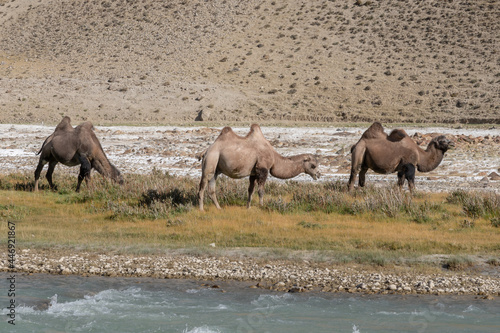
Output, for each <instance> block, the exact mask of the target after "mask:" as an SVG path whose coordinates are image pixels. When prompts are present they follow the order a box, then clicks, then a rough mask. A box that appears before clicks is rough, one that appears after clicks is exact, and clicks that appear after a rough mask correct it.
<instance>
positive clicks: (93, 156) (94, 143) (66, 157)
mask: <svg viewBox="0 0 500 333" xmlns="http://www.w3.org/2000/svg"><path fill="white" fill-rule="evenodd" d="M93 128H94V127H93V125H92V123H90V122H88V121H87V122H84V123H82V124H81V125H79V126H77V127H75V128H73V127H72V126H71V119H70V118H69V117H64V118H63V120H62V121H61V122H60V123H59V125H57V127H56V129H55V131H54V133H52V134H51V135H50V136H49V137H47V139H45V141H44V143H43V145H42V148H41V149H40V151H39V152H38V153H37V155H38V154H40V160H39V162H38V166H37V168H36V171H35V191H38V180H39V178H40V173H41V172H42V169H43V167H44V165H45V164H47V163H49V169H48V170H47V174H46V178H47V180H48V182H49V185H50V187H51V188H52V189H54V188H55V187H54V184H53V183H52V173H53V172H54V168H55V167H56V165H57V163H62V164H64V165H66V166H70V167H72V166H76V165H80V174H79V175H78V184H77V186H76V191H77V192H78V191H79V190H80V185H81V183H82V181H83V180H84V179H85V182H86V183H87V184H88V182H89V181H90V171H91V169H92V168H94V169H95V170H97V172H99V173H100V174H101V175H103V176H104V177H107V178H111V179H112V180H114V181H116V182H118V183H120V184H123V177H122V175H121V174H120V171H118V169H117V168H116V167H115V166H114V165H112V164H111V163H110V162H109V160H108V158H107V157H106V154H105V153H104V151H103V150H102V147H101V144H100V143H99V140H98V139H97V137H96V135H95V133H94V131H93Z"/></svg>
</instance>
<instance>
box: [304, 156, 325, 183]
mask: <svg viewBox="0 0 500 333" xmlns="http://www.w3.org/2000/svg"><path fill="white" fill-rule="evenodd" d="M303 166H304V172H305V173H307V174H308V175H309V176H311V177H312V178H313V179H314V180H317V179H318V178H319V177H320V176H321V174H320V173H319V161H318V158H317V157H316V156H315V155H310V154H307V155H304V159H303Z"/></svg>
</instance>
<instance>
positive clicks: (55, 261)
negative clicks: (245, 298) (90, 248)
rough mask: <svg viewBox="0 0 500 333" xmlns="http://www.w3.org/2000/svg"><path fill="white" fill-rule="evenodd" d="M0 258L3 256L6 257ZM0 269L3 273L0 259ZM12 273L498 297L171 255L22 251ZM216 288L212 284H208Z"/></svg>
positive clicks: (303, 265)
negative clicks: (188, 280) (185, 280)
mask: <svg viewBox="0 0 500 333" xmlns="http://www.w3.org/2000/svg"><path fill="white" fill-rule="evenodd" d="M2 258H7V255H6V253H4V255H2ZM0 271H8V262H7V260H6V259H4V260H2V261H0ZM15 272H17V273H27V274H33V273H49V274H62V275H83V276H90V275H95V276H109V277H116V276H124V277H153V278H159V279H195V280H209V281H229V280H234V281H246V282H250V287H253V288H265V289H272V290H277V291H288V292H307V291H322V292H357V293H368V294H433V295H480V296H481V297H483V298H492V297H494V296H500V277H498V276H497V275H495V274H494V275H493V276H491V275H490V276H486V275H481V274H475V273H472V274H471V273H464V272H451V271H443V272H442V273H432V274H425V273H414V272H412V270H411V269H410V268H408V269H403V268H401V269H396V268H390V267H381V268H372V267H364V268H363V267H357V266H353V265H348V266H341V265H331V264H327V263H318V262H310V261H307V260H295V261H288V260H265V261H263V260H260V259H251V258H244V257H238V258H230V257H225V256H220V257H213V256H211V257H208V256H207V257H205V256H194V255H185V254H176V255H161V256H160V255H143V256H141V255H105V254H94V253H87V252H82V253H69V252H68V253H63V252H61V251H46V250H30V249H24V250H22V251H19V253H18V254H17V255H16V268H15ZM214 286H215V287H217V285H214Z"/></svg>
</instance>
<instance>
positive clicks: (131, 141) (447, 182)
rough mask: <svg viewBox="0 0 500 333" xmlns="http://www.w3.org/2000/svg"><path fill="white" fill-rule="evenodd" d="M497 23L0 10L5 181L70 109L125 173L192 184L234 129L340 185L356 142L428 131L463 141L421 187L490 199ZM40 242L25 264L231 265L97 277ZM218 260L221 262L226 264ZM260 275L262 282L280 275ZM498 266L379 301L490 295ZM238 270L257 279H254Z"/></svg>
mask: <svg viewBox="0 0 500 333" xmlns="http://www.w3.org/2000/svg"><path fill="white" fill-rule="evenodd" d="M499 17H500V2H498V1H496V0H474V1H469V0H446V1H443V0H431V1H417V0H404V1H400V0H387V1H371V0H349V1H344V0H313V1H299V0H291V1H283V0H276V1H274V0H245V1H243V0H220V1H215V0H214V1H206V0H171V1H163V0H142V1H133V0H104V1H102V0H99V1H96V0H90V1H87V0H85V1H84V0H38V1H31V0H0V168H1V171H0V175H8V174H15V173H16V174H17V173H21V174H24V175H25V176H26V177H24V178H25V179H26V180H31V179H32V178H31V177H32V176H33V173H34V170H35V168H36V165H37V163H38V156H36V153H37V152H38V150H39V149H40V147H41V145H42V143H43V141H44V139H45V138H46V137H47V136H48V135H50V134H51V133H52V131H53V130H54V127H55V126H56V124H57V123H59V121H60V120H61V119H62V118H63V117H64V116H69V117H71V119H72V124H73V125H74V126H76V125H78V124H79V123H81V122H83V121H91V122H92V123H93V124H94V125H95V132H96V135H97V136H98V138H99V139H100V141H101V144H102V146H103V148H104V151H105V152H106V154H107V155H108V157H109V159H110V161H111V162H112V163H113V164H115V165H116V166H117V167H118V168H119V169H120V170H121V171H122V173H124V174H150V173H151V172H152V171H153V170H161V171H162V172H168V173H170V174H174V175H188V176H192V177H194V178H197V177H199V176H200V174H201V170H200V162H199V161H198V160H197V158H196V155H197V154H198V153H200V152H202V151H203V150H204V149H205V148H206V147H207V146H208V145H209V144H211V143H212V142H213V141H214V140H215V139H216V137H217V136H218V134H219V132H220V130H221V128H222V127H223V126H227V125H231V126H233V128H234V129H235V131H236V132H237V133H238V134H240V135H244V134H245V133H247V131H248V128H249V124H251V123H258V124H260V125H261V127H262V130H263V133H264V135H265V136H266V138H267V139H268V140H269V141H270V142H271V143H272V144H273V146H274V147H275V148H276V150H277V151H278V152H279V153H281V154H283V155H292V154H299V153H306V152H307V153H315V154H317V155H319V156H320V157H321V167H320V168H321V173H322V174H323V176H322V178H321V180H320V181H337V180H339V181H343V182H345V183H347V179H348V174H349V168H350V148H351V146H352V144H354V143H356V142H357V140H358V139H359V138H360V136H361V134H362V133H363V131H364V130H365V129H366V128H367V127H368V126H369V125H370V124H371V123H372V122H374V121H380V122H382V123H383V124H384V126H385V127H386V131H387V132H389V131H390V130H391V129H393V128H404V129H405V130H406V131H407V132H408V134H409V135H410V136H412V138H413V139H414V140H415V141H416V142H417V143H418V144H419V145H420V146H421V147H423V148H425V147H426V145H427V143H428V142H429V141H430V140H431V139H432V137H434V136H435V135H436V134H437V133H440V134H446V135H447V136H448V137H449V138H450V139H451V140H453V141H454V142H455V145H456V146H455V148H454V149H451V150H450V151H448V152H447V153H446V155H445V158H444V160H443V162H442V163H441V165H440V166H439V167H438V168H437V169H435V170H434V171H432V172H430V173H426V174H421V173H417V176H416V187H417V190H421V191H429V192H451V191H453V190H456V189H465V190H471V192H476V191H477V192H482V191H487V192H494V193H499V192H500V180H499V179H500V176H499V174H500V130H499V126H500V61H499V59H500V58H499V52H500V40H499V39H500V35H499V33H498V31H500V20H499V19H498V18H499ZM62 173H70V174H73V175H74V176H75V182H76V176H77V174H78V168H67V167H64V166H58V167H57V169H56V171H55V176H54V177H55V182H57V177H58V175H60V174H62ZM44 174H45V171H44V172H43V173H42V176H44ZM272 180H273V181H274V180H275V179H272ZM295 180H297V181H304V182H306V181H307V182H310V181H312V180H311V179H310V178H308V177H307V176H301V177H297V178H296V179H294V181H295ZM243 181H246V180H243ZM42 182H43V183H44V184H46V180H45V179H43V180H42ZM367 182H368V184H375V186H379V187H382V186H383V187H387V186H391V185H393V184H395V183H396V176H395V175H394V174H393V175H375V174H374V173H373V172H369V173H368V175H367ZM405 190H406V187H405ZM12 193H16V192H14V191H13V192H12ZM8 194H9V195H10V194H11V193H10V192H9V193H8ZM17 194H19V193H16V195H17ZM19 195H26V196H27V197H28V196H30V195H32V193H20V194H19ZM49 195H51V194H49ZM39 198H41V199H43V198H44V196H43V195H42V196H40V197H39ZM24 201H26V202H28V201H30V200H24ZM13 207H14V206H13ZM14 208H15V207H14ZM14 208H13V209H14ZM6 214H7V213H6ZM6 216H7V215H6ZM34 222H36V221H34ZM153 222H154V221H153ZM153 222H151V221H147V222H146V223H150V224H152V223H153ZM487 227H488V228H492V227H491V224H489V225H488V226H487ZM50 228H52V226H50ZM71 229H72V228H68V230H71ZM163 229H165V228H163ZM167 229H168V228H167ZM478 229H479V228H478ZM493 230H494V231H495V232H496V231H497V229H493ZM149 236H151V235H149ZM73 239H74V238H72V240H73ZM30 241H32V240H30ZM493 243H494V242H493ZM42 247H43V246H40V247H39V248H33V249H31V248H19V250H20V251H22V252H19V254H18V255H19V259H20V265H19V268H18V269H19V272H25V273H36V272H48V273H54V274H99V275H110V276H116V275H117V274H118V275H119V274H123V275H126V276H127V275H132V276H155V277H187V278H210V279H212V278H214V277H219V278H220V276H222V275H221V274H222V273H220V272H223V270H219V266H216V268H217V269H214V271H213V272H212V271H209V270H208V269H207V268H206V267H205V266H204V265H205V264H204V263H203V262H202V263H201V264H199V262H198V260H199V259H198V257H197V256H195V257H193V258H191V257H189V258H188V259H185V258H184V257H182V256H178V259H179V258H180V259H179V260H180V261H179V262H180V264H179V267H181V266H182V267H189V269H191V268H192V269H193V271H194V269H195V268H196V270H198V269H200V271H202V272H205V273H203V274H202V273H200V274H199V275H197V274H198V273H196V274H195V273H193V274H191V273H189V274H188V273H187V272H188V271H187V270H186V271H183V272H181V271H180V269H184V268H182V267H181V268H179V267H177V266H176V267H174V268H175V270H176V271H175V272H174V271H173V272H169V273H168V274H167V273H165V274H163V273H162V274H163V275H159V273H158V270H156V268H155V269H151V270H148V271H145V273H144V275H143V273H139V272H140V270H142V269H145V268H144V267H143V266H140V265H142V263H143V262H142V261H141V262H140V265H139V264H137V265H135V264H134V265H132V266H130V267H126V268H127V272H120V271H119V270H117V269H115V267H111V270H110V271H107V270H105V269H103V268H101V267H100V266H99V265H101V264H102V263H98V262H97V261H96V262H91V263H90V264H89V265H87V264H86V265H82V264H81V262H82V260H83V261H85V260H87V259H88V258H87V254H82V257H81V258H83V259H81V258H80V257H79V255H80V254H78V253H77V254H76V255H75V256H73V257H72V258H70V259H69V260H68V261H64V263H63V259H62V257H61V256H62V255H64V256H66V253H62V252H61V253H60V252H58V251H52V250H53V246H52V245H51V243H50V242H47V243H45V247H46V248H48V249H50V250H44V249H43V248H42ZM77 247H78V246H77ZM64 250H65V251H69V252H71V253H72V255H73V254H74V253H73V252H74V249H73V248H71V247H69V250H68V249H64ZM30 251H31V252H30ZM91 252H92V251H91ZM214 256H217V253H215V254H214ZM88 257H89V258H90V259H92V258H94V259H95V258H97V257H96V254H95V253H91V254H89V255H88ZM6 258H7V256H6V254H5V253H4V254H3V255H2V261H0V264H2V266H1V267H0V270H6V269H7V268H6V267H7V266H6ZM155 258H156V257H154V256H149V257H147V258H146V259H145V260H144V262H145V263H146V264H148V263H151V262H155V260H156V259H155ZM52 259H54V260H59V264H55V263H54V264H53V262H52ZM90 259H88V260H90ZM101 259H102V261H103V262H105V261H106V260H107V261H108V262H109V263H112V262H122V261H123V262H128V261H129V259H130V258H121V257H120V258H118V257H116V256H115V257H113V256H111V255H110V256H109V257H105V258H104V257H102V258H97V259H96V260H98V261H101ZM487 259H489V257H488V258H487ZM141 260H142V259H141ZM214 260H215V259H214ZM217 260H218V259H217ZM224 260H225V259H224ZM224 260H223V261H221V262H222V264H221V267H222V266H225V265H229V264H228V262H229V261H224ZM167 261H169V260H167ZM43 262H45V263H47V265H46V266H45V267H43V265H39V263H43ZM88 262H90V261H88ZM108 262H106V263H105V264H107V263H108ZM497 262H498V260H497V259H495V261H494V263H497ZM146 264H145V265H146ZM253 264H254V263H253V262H252V261H251V260H250V259H249V260H248V261H245V263H243V262H241V263H240V262H238V265H239V266H241V267H253V266H251V265H253ZM32 265H35V266H37V267H38V266H39V267H38V268H37V267H35V266H32ZM56 265H59V266H56ZM62 265H66V266H68V267H70V268H71V265H74V267H75V269H74V270H72V268H71V269H69V268H68V270H65V269H64V268H66V266H64V267H62ZM217 265H218V264H217ZM231 265H232V262H231ZM293 265H295V264H293ZM304 265H305V266H310V265H309V262H306V264H304ZM52 266H53V267H52ZM267 266H269V267H270V268H267ZM267 266H266V265H262V266H258V265H257V266H255V267H256V268H255V272H258V273H259V274H262V272H263V271H264V270H267V269H272V270H275V271H277V270H278V269H281V268H280V266H279V265H278V263H276V262H272V263H271V264H267ZM40 267H41V268H40ZM103 267H104V265H103ZM214 267H215V266H214ZM497 267H498V266H495V267H494V268H493V270H494V274H493V275H494V277H493V280H494V281H493V282H491V283H490V282H488V281H489V280H488V281H487V282H485V280H475V279H472V278H471V280H470V281H469V280H468V281H469V282H470V283H469V282H467V283H468V285H467V286H465V284H464V289H463V290H461V289H458V288H455V289H449V288H448V286H447V284H448V282H446V283H441V282H439V281H445V280H443V279H441V277H440V276H434V277H425V278H424V277H418V276H417V277H415V276H413V280H411V281H410V280H405V278H400V276H401V274H399V275H397V274H396V275H397V276H396V275H394V276H395V279H392V278H391V279H389V278H387V279H386V280H387V281H386V285H383V286H382V287H380V286H376V288H375V289H373V292H378V291H380V290H390V291H398V292H404V293H407V292H412V293H413V292H414V293H416V292H423V293H431V292H436V293H438V294H439V293H473V294H480V295H486V294H494V295H498V294H499V287H498V286H499V282H498V268H497ZM35 268H36V269H35ZM39 268H40V269H39ZM94 268H95V269H94ZM129 268H130V274H129V271H128V269H129ZM160 268H161V269H163V267H160ZM209 268H211V267H209ZM306 268H307V267H306ZM139 269H140V270H139ZM186 269H188V268H186ZM252 269H253V268H252ZM318 269H319V268H318ZM384 269H386V271H390V268H388V267H385V268H384ZM347 270H348V272H347V273H346V274H347V275H349V276H354V274H357V271H353V270H352V269H351V268H347ZM184 272H186V274H183V273H184ZM284 272H285V273H283V276H281V275H279V276H278V275H277V276H276V277H273V279H272V280H271V279H270V280H269V281H267V282H266V287H273V288H274V289H277V290H288V289H289V288H292V289H293V288H295V287H294V286H298V288H302V290H304V288H305V289H307V287H304V286H303V285H305V284H306V283H305V282H304V281H305V280H300V279H302V275H300V274H303V276H304V279H306V278H308V276H307V274H309V273H307V272H306V273H302V268H300V267H299V269H297V270H290V271H284ZM290 272H293V273H294V274H295V272H298V273H297V276H298V277H299V278H300V279H298V280H297V281H299V282H296V281H295V280H293V279H290V280H286V279H288V277H287V276H288V275H289V274H291V273H290ZM299 273H300V274H299ZM224 274H225V273H224ZM245 274H247V275H242V276H243V277H242V279H250V280H252V281H253V280H257V278H254V277H253V276H254V275H253V274H254V272H253V271H252V272H250V273H245ZM255 274H257V273H255ZM339 274H340V273H339V272H337V271H333V272H332V273H328V272H327V270H325V276H326V277H325V281H327V280H328V281H330V282H328V283H329V284H327V288H326V287H325V290H326V291H335V290H347V291H349V290H352V291H356V290H358V289H359V290H364V289H366V288H368V287H366V288H362V287H361V286H363V285H365V284H366V285H367V286H368V285H369V284H370V283H371V282H370V280H369V279H371V278H372V275H371V274H372V271H369V273H367V274H366V275H364V276H363V278H362V279H361V280H359V279H358V280H356V279H351V280H349V281H348V282H349V284H348V285H341V283H342V284H345V283H347V282H342V281H340V282H339V281H336V282H331V281H333V280H332V279H333V276H334V275H339ZM342 274H343V273H342ZM404 274H405V275H415V274H413V273H411V272H410V273H408V274H407V273H406V272H405V273H404ZM464 274H465V275H467V277H464V279H466V278H467V279H468V276H469V275H468V272H466V273H464ZM478 274H479V273H478ZM490 275H491V274H490ZM470 276H472V277H474V276H476V275H475V273H473V274H472V273H471V274H470ZM365 277H366V279H365ZM232 278H237V277H236V274H233V275H232ZM285 278H286V279H285ZM377 279H378V277H377ZM408 279H409V278H408ZM433 279H434V280H433ZM346 281H347V280H346ZM398 281H399V282H398ZM401 281H403V282H402V283H400V282H401ZM428 281H432V284H430V282H428ZM446 281H448V280H446ZM450 281H451V280H450ZM280 282H281V283H280ZM372 282H373V281H372ZM325 283H326V282H325ZM439 283H441V284H439ZM450 283H451V282H450ZM358 285H359V286H360V287H358ZM430 285H432V286H434V285H436V286H438V287H439V291H435V290H434V289H433V287H429V286H430ZM476 285H482V286H485V287H484V289H480V288H479V287H477V286H476ZM257 286H259V285H257ZM318 286H319V285H318ZM379 287H380V288H381V289H380V288H379ZM469 287H470V288H471V289H468V288H469ZM486 287H487V288H486ZM370 288H371V287H370ZM377 288H379V289H377ZM405 288H409V289H405ZM447 288H448V289H449V290H448V289H447ZM290 290H291V289H290Z"/></svg>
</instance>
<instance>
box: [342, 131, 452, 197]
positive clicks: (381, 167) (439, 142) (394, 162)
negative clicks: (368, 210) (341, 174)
mask: <svg viewBox="0 0 500 333" xmlns="http://www.w3.org/2000/svg"><path fill="white" fill-rule="evenodd" d="M453 145H454V144H453V142H451V141H450V140H448V139H447V138H446V137H445V136H444V135H440V136H437V137H435V138H434V139H432V140H431V142H429V145H428V146H427V149H426V150H423V149H422V148H420V147H419V146H418V145H417V144H416V143H415V142H414V141H413V140H412V139H411V138H410V137H409V136H408V134H406V132H405V131H404V130H402V129H395V130H393V131H392V132H391V133H390V134H389V135H387V134H386V133H385V132H384V128H383V127H382V125H381V124H380V123H379V122H375V123H373V124H372V125H371V126H370V127H369V128H368V129H367V130H366V131H365V132H364V133H363V135H362V136H361V139H360V140H359V141H358V142H357V143H356V144H355V145H354V146H352V148H351V153H352V161H351V162H352V164H351V176H350V178H349V182H348V185H347V186H348V189H349V190H352V189H353V187H354V182H355V181H356V175H357V174H358V173H359V186H361V187H363V186H364V185H365V174H366V172H367V171H368V169H372V170H373V171H375V172H376V173H381V174H387V173H392V172H396V171H397V172H398V185H399V187H400V188H402V187H403V184H404V182H405V180H407V181H408V187H409V188H410V191H413V189H414V188H415V169H417V170H418V171H420V172H429V171H432V170H434V169H435V168H437V167H438V165H439V164H440V163H441V161H442V160H443V157H444V154H445V152H446V151H447V150H448V148H451V147H453Z"/></svg>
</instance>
